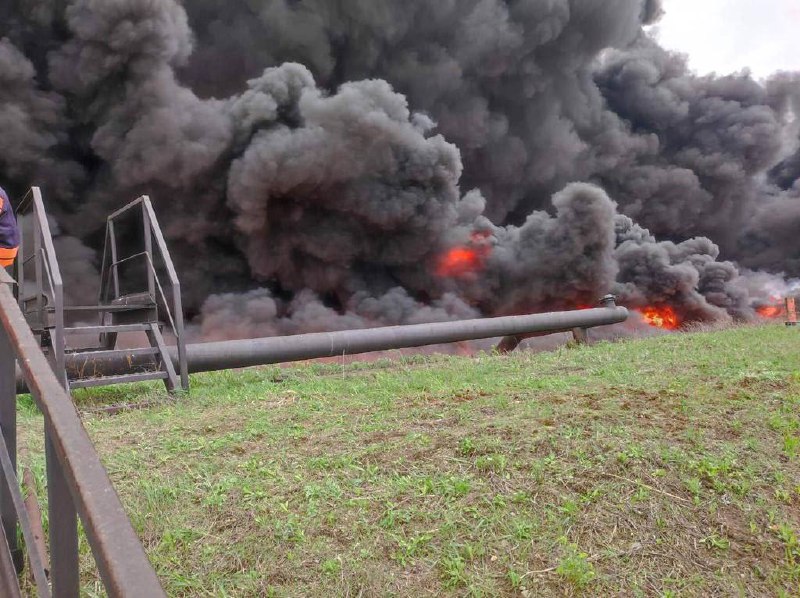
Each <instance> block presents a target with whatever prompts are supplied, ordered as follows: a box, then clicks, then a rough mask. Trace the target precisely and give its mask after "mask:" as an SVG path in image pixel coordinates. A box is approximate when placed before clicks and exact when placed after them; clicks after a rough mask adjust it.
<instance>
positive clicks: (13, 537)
mask: <svg viewBox="0 0 800 598" xmlns="http://www.w3.org/2000/svg"><path fill="white" fill-rule="evenodd" d="M0 276H4V277H7V276H8V275H7V274H6V272H5V270H4V269H3V268H0ZM7 280H8V279H7V278H3V279H2V280H0V285H2V284H8V282H7ZM16 362H17V361H16V357H15V355H14V349H13V347H12V346H11V341H10V340H9V338H8V333H7V332H6V330H5V328H3V327H2V326H0V428H1V429H2V441H3V442H5V445H6V449H7V450H8V455H9V457H10V458H11V465H12V466H13V469H14V471H15V472H16V471H17V384H16V380H15V378H16V375H15V369H16ZM0 517H1V518H2V523H3V525H2V527H3V530H4V531H5V536H6V539H7V540H8V547H9V549H10V550H11V554H12V557H13V559H14V563H15V565H16V566H17V571H21V570H22V564H23V558H22V551H21V550H20V549H19V546H18V544H17V512H16V510H15V509H14V504H13V502H12V498H11V493H10V492H9V491H8V488H7V487H6V484H2V485H0ZM0 550H5V548H4V547H2V546H0Z"/></svg>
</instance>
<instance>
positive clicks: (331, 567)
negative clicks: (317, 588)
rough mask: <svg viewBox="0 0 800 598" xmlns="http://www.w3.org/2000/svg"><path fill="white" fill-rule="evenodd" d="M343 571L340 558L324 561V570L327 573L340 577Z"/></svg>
mask: <svg viewBox="0 0 800 598" xmlns="http://www.w3.org/2000/svg"><path fill="white" fill-rule="evenodd" d="M341 571H342V563H341V561H339V560H338V559H328V560H327V561H324V562H323V563H322V572H323V573H324V574H325V575H329V576H332V577H338V576H339V574H340V573H341Z"/></svg>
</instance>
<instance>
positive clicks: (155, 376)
mask: <svg viewBox="0 0 800 598" xmlns="http://www.w3.org/2000/svg"><path fill="white" fill-rule="evenodd" d="M166 378H167V373H166V372H161V371H159V372H142V373H140V374H125V375H124V376H101V377H99V378H81V379H79V380H71V381H70V383H69V387H70V388H90V387H93V386H112V385H114V384H129V383H133V382H146V381H148V380H166Z"/></svg>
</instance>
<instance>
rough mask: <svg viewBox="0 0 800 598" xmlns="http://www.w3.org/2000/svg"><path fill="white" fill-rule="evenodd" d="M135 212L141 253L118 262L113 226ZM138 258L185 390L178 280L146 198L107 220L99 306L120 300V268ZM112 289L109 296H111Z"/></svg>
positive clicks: (187, 373)
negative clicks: (140, 230)
mask: <svg viewBox="0 0 800 598" xmlns="http://www.w3.org/2000/svg"><path fill="white" fill-rule="evenodd" d="M137 209H138V211H139V212H140V213H141V218H142V223H143V228H144V231H143V232H144V251H140V252H137V253H134V254H132V255H130V256H126V257H124V258H120V257H119V255H118V251H119V250H118V245H117V234H116V223H117V221H118V220H119V219H120V218H121V217H123V216H126V215H130V214H131V213H133V211H134V210H137ZM154 246H155V248H156V249H157V250H158V254H157V255H158V257H159V258H160V260H161V262H160V263H161V264H162V265H163V267H164V269H165V270H166V274H167V278H168V280H169V295H170V297H169V299H171V301H170V300H169V299H168V297H167V294H166V293H165V291H164V287H163V285H162V284H161V280H160V278H159V276H158V272H157V270H156V260H155V259H154V257H155V255H156V254H155V253H154V252H153V249H154ZM139 258H144V261H145V271H146V275H147V293H148V295H149V296H150V298H151V299H152V300H153V302H154V303H155V304H156V305H158V303H159V299H160V300H161V303H162V304H163V306H164V309H165V311H166V316H167V317H166V319H167V322H168V323H169V325H170V327H171V328H172V333H173V335H174V336H175V340H176V345H177V353H178V364H177V365H178V369H179V373H180V378H181V386H182V388H183V389H184V390H187V389H188V388H189V371H188V367H187V365H186V337H185V335H184V321H183V305H182V301H181V285H180V281H179V280H178V274H177V272H176V270H175V265H174V264H173V262H172V257H171V256H170V254H169V250H168V249H167V244H166V242H165V240H164V235H163V233H162V232H161V227H160V226H159V224H158V219H157V218H156V215H155V212H154V211H153V205H152V202H151V201H150V198H149V197H148V196H146V195H143V196H142V197H139V198H138V199H136V200H134V201H132V202H131V203H129V204H128V205H126V206H125V207H123V208H120V209H119V210H117V211H116V212H114V213H113V214H111V215H110V216H109V217H108V220H107V224H106V239H105V247H104V249H103V262H102V267H101V271H100V297H99V302H100V304H101V305H103V304H108V303H109V302H110V301H112V300H113V299H119V298H120V296H121V295H120V274H119V269H120V266H122V265H124V264H126V263H129V262H131V261H132V260H135V259H139ZM112 287H113V295H112V293H111V289H112ZM156 291H158V294H156Z"/></svg>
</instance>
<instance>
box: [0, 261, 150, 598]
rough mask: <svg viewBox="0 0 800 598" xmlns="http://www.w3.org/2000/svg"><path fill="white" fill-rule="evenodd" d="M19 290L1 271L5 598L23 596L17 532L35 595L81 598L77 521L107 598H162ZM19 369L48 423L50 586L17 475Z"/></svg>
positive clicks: (0, 539)
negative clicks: (16, 377)
mask: <svg viewBox="0 0 800 598" xmlns="http://www.w3.org/2000/svg"><path fill="white" fill-rule="evenodd" d="M15 284H16V283H15V282H14V280H13V279H12V278H11V277H9V276H8V274H6V272H5V270H4V269H2V268H0V428H1V429H2V442H0V481H2V484H0V518H1V519H2V526H0V530H2V531H0V595H2V596H4V597H5V596H8V597H9V598H11V597H15V596H20V595H21V591H20V588H19V583H18V579H17V573H18V572H19V571H21V570H22V565H23V559H22V552H21V550H20V548H19V546H18V545H17V526H18V525H19V526H20V527H21V528H22V535H23V538H24V540H25V549H26V551H27V554H28V562H29V564H30V566H31V569H32V574H33V578H34V580H35V585H36V591H37V593H38V595H39V596H45V597H48V596H56V597H59V598H61V597H67V598H72V597H76V598H77V597H78V596H79V593H80V568H79V562H78V529H77V517H78V516H80V519H81V521H82V523H83V528H84V530H85V533H86V537H87V539H88V542H89V545H90V547H91V550H92V553H93V555H94V558H95V562H96V563H97V568H98V570H99V572H100V577H101V579H102V581H103V584H104V586H105V589H106V591H107V592H108V594H109V596H114V597H116V596H131V597H133V596H137V597H138V596H148V597H151V596H152V597H158V596H165V594H164V591H163V589H162V587H161V584H160V582H159V580H158V577H157V576H156V574H155V572H154V571H153V568H152V566H151V565H150V562H149V561H148V560H147V556H146V555H145V552H144V549H143V548H142V545H141V543H140V542H139V539H138V538H137V536H136V533H135V532H134V530H133V527H132V525H131V523H130V520H129V519H128V517H127V515H126V514H125V511H124V509H123V507H122V504H121V502H120V500H119V497H118V496H117V494H116V492H115V491H114V488H113V486H112V484H111V480H110V479H109V478H108V474H107V473H106V471H105V469H104V468H103V465H102V463H101V462H100V458H99V457H98V455H97V452H96V451H95V449H94V446H93V445H92V442H91V440H90V439H89V436H88V434H87V433H86V430H85V428H84V427H83V424H82V423H81V420H80V417H79V415H78V413H77V411H76V410H75V407H74V406H73V404H72V400H71V398H70V396H69V393H68V392H67V391H66V389H65V387H64V384H65V383H66V380H65V379H64V376H63V372H64V370H63V369H61V370H56V371H58V372H59V374H60V375H59V376H57V375H56V373H55V372H54V370H53V369H52V367H53V364H51V363H49V362H48V359H47V358H46V357H45V355H44V353H43V352H42V350H41V348H40V346H39V344H40V343H39V341H37V339H36V338H34V335H33V332H32V331H31V329H30V327H29V325H28V322H27V321H26V319H25V317H24V315H23V313H22V311H21V310H20V308H19V305H18V303H17V299H16V298H15V295H14V293H13V291H12V288H11V287H12V286H13V285H15ZM15 362H16V363H19V365H20V367H21V370H22V375H23V377H24V379H25V382H26V385H27V387H28V389H29V390H30V392H31V394H32V396H33V398H34V400H35V401H36V404H37V405H38V407H39V409H40V410H41V411H42V413H43V415H44V425H45V430H44V433H45V458H46V460H47V495H48V514H49V517H48V521H49V539H50V553H51V555H50V561H51V563H50V569H49V583H48V576H47V572H46V571H45V566H44V562H45V559H46V555H43V554H41V553H40V551H39V549H37V547H36V541H35V540H34V533H33V530H32V528H31V524H30V523H31V522H30V520H29V518H28V515H27V511H26V510H25V507H24V504H23V499H22V494H21V492H20V487H19V481H18V479H17V475H16V455H17V423H16V388H15V384H14V382H13V380H14V370H15Z"/></svg>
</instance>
